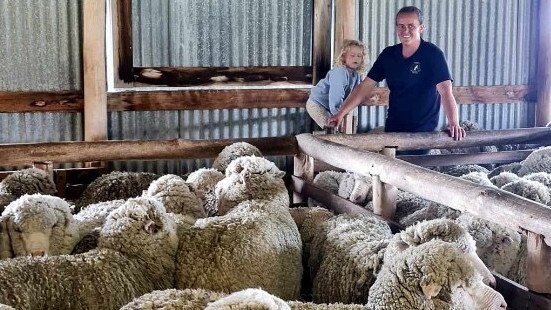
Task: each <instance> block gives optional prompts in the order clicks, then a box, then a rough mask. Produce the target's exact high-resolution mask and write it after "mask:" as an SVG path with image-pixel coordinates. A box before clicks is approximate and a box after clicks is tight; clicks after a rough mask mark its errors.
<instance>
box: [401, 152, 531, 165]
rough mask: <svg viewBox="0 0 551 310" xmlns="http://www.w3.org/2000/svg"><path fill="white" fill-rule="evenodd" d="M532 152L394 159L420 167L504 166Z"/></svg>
mask: <svg viewBox="0 0 551 310" xmlns="http://www.w3.org/2000/svg"><path fill="white" fill-rule="evenodd" d="M530 153H532V150H519V151H501V152H493V153H474V154H444V155H401V156H397V157H396V158H398V159H401V160H403V161H407V162H408V163H412V164H414V165H417V166H422V167H437V166H454V165H469V164H506V163H512V162H520V161H522V160H524V159H525V158H526V157H528V155H530Z"/></svg>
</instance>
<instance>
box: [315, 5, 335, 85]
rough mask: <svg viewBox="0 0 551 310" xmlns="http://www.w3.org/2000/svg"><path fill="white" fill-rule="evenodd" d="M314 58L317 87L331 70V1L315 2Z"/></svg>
mask: <svg viewBox="0 0 551 310" xmlns="http://www.w3.org/2000/svg"><path fill="white" fill-rule="evenodd" d="M312 49H313V55H312V56H313V57H312V67H313V68H312V69H313V71H314V72H313V78H312V83H313V84H314V85H315V84H316V83H317V82H318V81H319V80H321V79H323V78H324V77H325V75H326V74H327V72H328V71H329V69H331V0H314V46H313V47H312Z"/></svg>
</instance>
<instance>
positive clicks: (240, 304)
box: [205, 288, 291, 310]
mask: <svg viewBox="0 0 551 310" xmlns="http://www.w3.org/2000/svg"><path fill="white" fill-rule="evenodd" d="M229 309H258V310H260V309H269V310H291V308H290V307H289V305H288V304H287V303H286V302H285V301H283V300H281V299H279V298H277V297H276V296H273V295H270V294H269V293H267V292H265V291H263V290H261V289H253V288H249V289H245V290H242V291H239V292H235V293H232V294H230V295H228V296H225V297H222V298H220V299H219V300H217V301H215V302H212V303H209V304H208V306H207V307H206V308H205V310H229Z"/></svg>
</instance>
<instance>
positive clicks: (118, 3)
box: [111, 0, 134, 87]
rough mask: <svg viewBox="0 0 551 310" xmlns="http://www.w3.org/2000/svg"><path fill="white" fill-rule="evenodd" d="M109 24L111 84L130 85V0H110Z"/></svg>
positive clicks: (131, 62)
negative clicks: (111, 61)
mask: <svg viewBox="0 0 551 310" xmlns="http://www.w3.org/2000/svg"><path fill="white" fill-rule="evenodd" d="M111 25H112V26H111V31H112V33H111V37H112V44H111V46H112V48H113V52H112V55H113V72H115V74H114V76H113V79H114V81H113V85H115V87H132V86H133V83H131V82H130V81H132V80H133V79H134V77H133V76H132V67H133V62H134V61H133V57H132V0H111ZM123 78H124V80H127V81H129V83H126V82H124V80H123Z"/></svg>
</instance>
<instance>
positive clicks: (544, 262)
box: [526, 231, 551, 294]
mask: <svg viewBox="0 0 551 310" xmlns="http://www.w3.org/2000/svg"><path fill="white" fill-rule="evenodd" d="M526 265H527V268H526V270H527V271H526V286H527V287H528V289H529V290H531V291H534V292H537V293H543V294H551V247H550V246H549V245H547V244H546V243H545V241H544V236H542V235H539V234H535V233H533V232H531V231H529V232H528V257H527V259H526Z"/></svg>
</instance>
